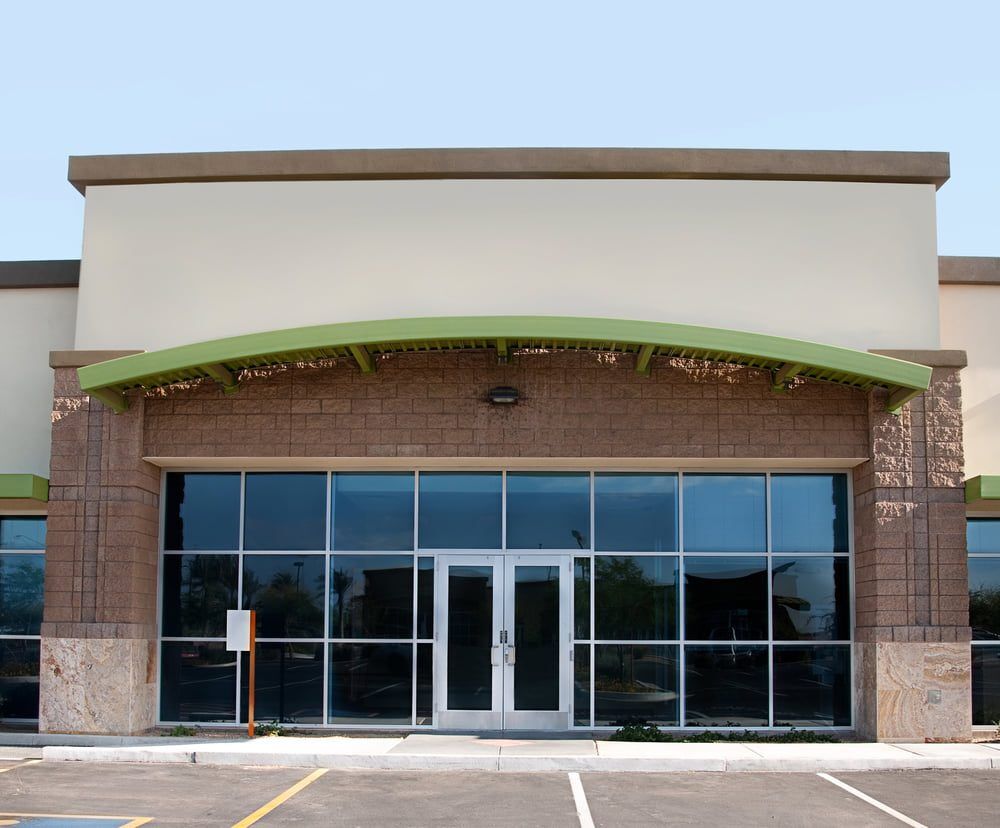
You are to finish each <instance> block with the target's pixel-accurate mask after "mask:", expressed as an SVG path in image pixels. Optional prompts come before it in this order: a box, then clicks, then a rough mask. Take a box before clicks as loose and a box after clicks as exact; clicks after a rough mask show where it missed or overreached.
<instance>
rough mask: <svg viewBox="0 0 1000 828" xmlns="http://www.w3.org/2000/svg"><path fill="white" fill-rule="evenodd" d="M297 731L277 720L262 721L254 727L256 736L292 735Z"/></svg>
mask: <svg viewBox="0 0 1000 828" xmlns="http://www.w3.org/2000/svg"><path fill="white" fill-rule="evenodd" d="M294 733H295V731H294V730H292V728H290V727H285V726H284V725H282V724H280V723H279V722H278V721H277V720H275V721H273V722H261V723H260V724H258V725H256V726H255V727H254V735H255V736H291V735H293V734H294Z"/></svg>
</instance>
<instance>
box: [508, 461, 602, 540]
mask: <svg viewBox="0 0 1000 828" xmlns="http://www.w3.org/2000/svg"><path fill="white" fill-rule="evenodd" d="M507 548H508V549H589V548H590V475H589V474H578V473H575V472H567V473H565V474H548V473H544V472H511V473H509V474H508V475H507Z"/></svg>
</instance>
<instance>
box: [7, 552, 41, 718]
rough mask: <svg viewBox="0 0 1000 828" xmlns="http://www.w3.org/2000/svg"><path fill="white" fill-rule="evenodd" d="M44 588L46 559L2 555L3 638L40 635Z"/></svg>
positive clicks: (31, 556) (20, 555)
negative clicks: (4, 636)
mask: <svg viewBox="0 0 1000 828" xmlns="http://www.w3.org/2000/svg"><path fill="white" fill-rule="evenodd" d="M44 588H45V556H44V555H25V554H23V553H17V554H7V555H4V554H0V635H38V634H39V633H40V632H41V627H42V604H43V603H44V601H43V595H44ZM2 715H3V708H0V716H2Z"/></svg>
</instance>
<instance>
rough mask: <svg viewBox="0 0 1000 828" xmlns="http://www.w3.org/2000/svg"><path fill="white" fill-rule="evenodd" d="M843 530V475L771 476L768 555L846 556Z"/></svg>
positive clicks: (845, 526)
mask: <svg viewBox="0 0 1000 828" xmlns="http://www.w3.org/2000/svg"><path fill="white" fill-rule="evenodd" d="M847 527H848V523H847V475H844V474H772V475H771V549H772V551H774V552H847V551H848V548H849V547H848V538H847V534H848V532H847Z"/></svg>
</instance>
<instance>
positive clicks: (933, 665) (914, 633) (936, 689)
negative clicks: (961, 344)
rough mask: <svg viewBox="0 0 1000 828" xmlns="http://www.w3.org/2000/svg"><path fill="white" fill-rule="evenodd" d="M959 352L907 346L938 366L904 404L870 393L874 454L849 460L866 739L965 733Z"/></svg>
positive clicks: (860, 717)
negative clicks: (895, 405)
mask: <svg viewBox="0 0 1000 828" xmlns="http://www.w3.org/2000/svg"><path fill="white" fill-rule="evenodd" d="M959 354H960V356H956V354H955V353H954V352H930V353H926V352H922V353H920V354H907V355H906V357H907V358H910V359H913V360H914V361H917V362H922V363H924V364H929V365H932V366H933V367H934V373H933V379H932V384H931V387H930V390H929V391H928V392H927V393H926V394H924V395H922V396H921V397H918V398H917V399H915V400H913V401H912V402H911V403H909V404H908V405H907V406H906V407H905V408H904V409H903V411H902V413H901V414H900V415H898V416H894V415H892V414H888V413H887V412H886V411H885V395H884V393H881V392H874V393H873V394H872V395H871V397H870V400H869V424H870V429H871V459H870V460H869V461H868V462H867V463H864V464H863V465H861V466H859V467H857V468H856V469H855V472H854V537H855V567H854V571H855V596H856V616H855V622H856V624H855V637H854V640H855V645H854V669H855V690H856V693H855V698H856V709H857V713H856V724H857V729H858V732H859V735H861V736H862V737H863V738H867V739H873V740H878V741H893V740H896V741H920V742H923V741H968V740H969V739H970V738H971V733H972V730H971V727H972V711H971V650H970V644H969V641H970V629H969V606H968V602H969V588H968V562H967V560H966V544H965V497H964V482H963V480H964V470H963V455H962V399H961V386H960V382H959V370H960V368H961V367H962V366H963V365H964V364H965V363H964V359H963V358H962V357H964V354H961V352H959ZM893 355H895V354H893ZM956 363H959V364H956Z"/></svg>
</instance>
